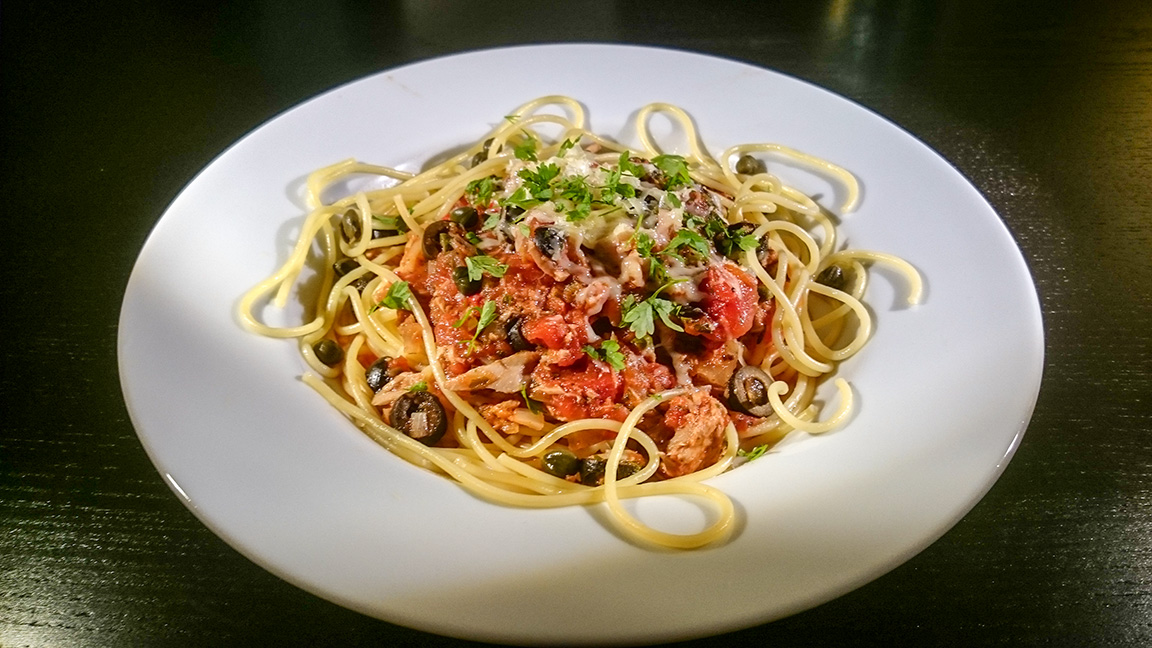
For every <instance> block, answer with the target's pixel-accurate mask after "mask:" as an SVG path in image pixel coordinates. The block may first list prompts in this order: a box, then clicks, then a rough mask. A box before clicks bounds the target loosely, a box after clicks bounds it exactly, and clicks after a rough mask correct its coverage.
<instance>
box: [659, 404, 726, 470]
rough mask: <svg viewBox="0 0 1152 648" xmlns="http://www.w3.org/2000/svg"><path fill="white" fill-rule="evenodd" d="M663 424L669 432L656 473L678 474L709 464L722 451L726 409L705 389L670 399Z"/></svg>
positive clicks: (718, 456)
mask: <svg viewBox="0 0 1152 648" xmlns="http://www.w3.org/2000/svg"><path fill="white" fill-rule="evenodd" d="M668 403H669V406H668V412H667V413H666V414H665V415H664V424H665V425H666V426H668V427H669V428H670V429H672V431H673V435H672V439H671V440H670V441H669V442H668V449H667V450H665V451H664V453H663V457H662V458H661V461H660V472H661V474H663V475H665V476H666V477H679V476H681V475H687V474H689V473H693V472H695V471H697V470H699V469H701V468H704V467H706V466H709V465H711V464H713V463H715V462H716V460H717V459H719V458H720V454H721V452H723V450H724V428H725V427H726V426H727V425H728V420H729V419H728V410H726V409H725V408H724V406H723V405H721V404H720V401H718V400H716V399H715V398H713V397H711V396H709V395H708V394H707V392H705V391H703V390H701V391H693V392H689V393H687V394H684V395H681V396H677V397H675V398H673V399H672V400H670V401H669V402H668Z"/></svg>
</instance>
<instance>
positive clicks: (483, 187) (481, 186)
mask: <svg viewBox="0 0 1152 648" xmlns="http://www.w3.org/2000/svg"><path fill="white" fill-rule="evenodd" d="M495 191H496V177H495V176H488V177H486V178H480V179H479V180H473V181H472V182H469V183H468V186H467V187H465V188H464V193H466V194H467V195H468V196H469V197H470V198H471V202H472V204H473V205H487V204H488V203H490V202H492V194H493V193H495Z"/></svg>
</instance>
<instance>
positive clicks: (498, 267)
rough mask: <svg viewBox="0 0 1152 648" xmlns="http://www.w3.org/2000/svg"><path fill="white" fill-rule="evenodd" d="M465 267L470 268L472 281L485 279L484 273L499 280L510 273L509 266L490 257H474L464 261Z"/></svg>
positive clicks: (469, 274) (469, 276)
mask: <svg viewBox="0 0 1152 648" xmlns="http://www.w3.org/2000/svg"><path fill="white" fill-rule="evenodd" d="M464 265H466V266H468V278H469V279H471V280H472V281H479V280H480V279H481V278H483V276H484V273H485V272H487V273H488V274H490V275H492V276H493V277H496V278H497V279H499V278H500V277H503V276H504V273H505V272H508V266H507V265H505V264H503V263H500V262H499V261H497V260H496V259H493V258H492V257H490V256H484V255H480V256H472V257H468V258H466V259H464Z"/></svg>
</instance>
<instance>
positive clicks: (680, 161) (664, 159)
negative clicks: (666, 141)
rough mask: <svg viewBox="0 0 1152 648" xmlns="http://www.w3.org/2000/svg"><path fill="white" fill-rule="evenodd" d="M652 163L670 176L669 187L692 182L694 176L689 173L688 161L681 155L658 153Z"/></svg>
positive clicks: (681, 185)
mask: <svg viewBox="0 0 1152 648" xmlns="http://www.w3.org/2000/svg"><path fill="white" fill-rule="evenodd" d="M652 164H655V165H656V168H657V169H660V170H661V171H663V172H664V175H665V176H667V177H668V185H667V188H668V189H675V188H676V187H684V186H687V185H690V184H692V177H691V176H689V175H688V161H687V160H685V159H684V158H683V157H681V156H679V155H657V156H656V157H654V158H652Z"/></svg>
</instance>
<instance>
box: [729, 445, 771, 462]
mask: <svg viewBox="0 0 1152 648" xmlns="http://www.w3.org/2000/svg"><path fill="white" fill-rule="evenodd" d="M766 452H768V444H767V443H764V444H762V445H758V446H756V447H755V448H752V449H751V450H737V451H736V454H737V455H739V456H741V457H744V458H746V459H748V461H752V460H753V459H759V458H760V457H763V456H764V453H766Z"/></svg>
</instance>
